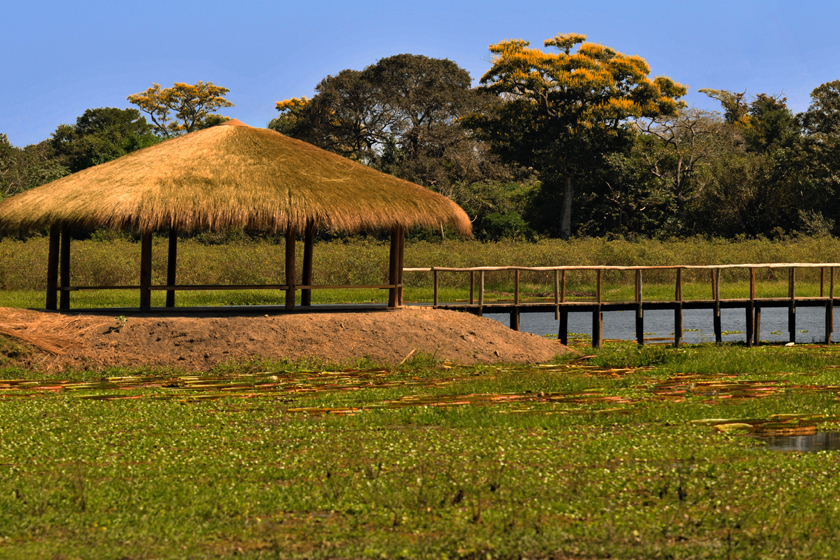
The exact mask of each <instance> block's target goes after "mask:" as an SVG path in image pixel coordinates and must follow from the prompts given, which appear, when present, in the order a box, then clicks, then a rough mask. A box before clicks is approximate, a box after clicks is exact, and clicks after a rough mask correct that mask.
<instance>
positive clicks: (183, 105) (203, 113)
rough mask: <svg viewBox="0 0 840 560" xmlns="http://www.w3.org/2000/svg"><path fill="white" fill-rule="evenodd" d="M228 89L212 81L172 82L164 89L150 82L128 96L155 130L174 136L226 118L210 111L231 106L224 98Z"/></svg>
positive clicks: (217, 122) (164, 134) (211, 124)
mask: <svg viewBox="0 0 840 560" xmlns="http://www.w3.org/2000/svg"><path fill="white" fill-rule="evenodd" d="M229 92H230V90H229V89H227V88H223V87H219V86H216V85H213V83H212V82H198V83H197V84H195V85H190V84H184V83H179V82H175V85H174V86H172V87H171V88H165V89H161V87H160V85H159V84H153V85H152V87H150V88H149V89H147V90H146V91H144V92H142V93H134V94H132V95H129V96H128V100H129V102H131V103H132V104H133V105H137V106H138V107H140V110H141V111H143V112H145V113H147V114H148V115H149V118H150V119H151V120H152V123H154V126H155V132H157V133H158V134H161V135H163V136H173V135H178V134H182V133H186V132H192V131H194V130H200V129H202V128H207V127H208V126H213V125H216V124H220V123H222V122H224V121H226V120H228V118H227V117H222V116H220V115H214V114H212V113H215V112H216V111H218V110H219V109H221V108H223V107H233V103H231V102H230V101H228V100H227V99H225V95H227V94H228V93H229Z"/></svg>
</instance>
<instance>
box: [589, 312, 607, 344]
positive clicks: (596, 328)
mask: <svg viewBox="0 0 840 560" xmlns="http://www.w3.org/2000/svg"><path fill="white" fill-rule="evenodd" d="M603 338H604V314H603V313H602V312H601V306H600V305H599V306H598V307H597V308H596V309H595V311H593V312H592V347H593V348H600V347H601V346H602V344H603Z"/></svg>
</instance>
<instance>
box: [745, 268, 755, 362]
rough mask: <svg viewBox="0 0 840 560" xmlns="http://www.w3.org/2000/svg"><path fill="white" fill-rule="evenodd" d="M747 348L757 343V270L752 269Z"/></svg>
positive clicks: (748, 306) (747, 310)
mask: <svg viewBox="0 0 840 560" xmlns="http://www.w3.org/2000/svg"><path fill="white" fill-rule="evenodd" d="M745 313H746V321H747V323H746V324H747V329H746V330H747V335H746V338H747V347H751V346H752V345H753V343H754V342H755V268H753V267H750V301H749V303H748V304H747V309H746V312H745Z"/></svg>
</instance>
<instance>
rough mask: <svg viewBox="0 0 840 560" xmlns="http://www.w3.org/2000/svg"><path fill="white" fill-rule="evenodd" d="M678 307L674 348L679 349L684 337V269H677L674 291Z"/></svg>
mask: <svg viewBox="0 0 840 560" xmlns="http://www.w3.org/2000/svg"><path fill="white" fill-rule="evenodd" d="M674 296H675V298H676V300H677V306H676V307H675V308H674V346H677V347H679V345H680V343H681V342H682V336H683V306H682V301H683V296H682V269H681V268H678V269H677V285H676V288H675V290H674Z"/></svg>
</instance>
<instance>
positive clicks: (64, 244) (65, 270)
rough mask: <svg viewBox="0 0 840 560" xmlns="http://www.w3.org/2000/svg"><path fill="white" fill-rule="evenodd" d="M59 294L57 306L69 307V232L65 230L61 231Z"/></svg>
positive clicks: (61, 307)
mask: <svg viewBox="0 0 840 560" xmlns="http://www.w3.org/2000/svg"><path fill="white" fill-rule="evenodd" d="M60 267H61V280H60V285H61V295H60V296H59V302H58V308H59V309H70V291H69V290H67V289H66V288H69V287H70V233H69V232H68V231H67V230H64V231H62V232H61V265H60Z"/></svg>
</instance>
